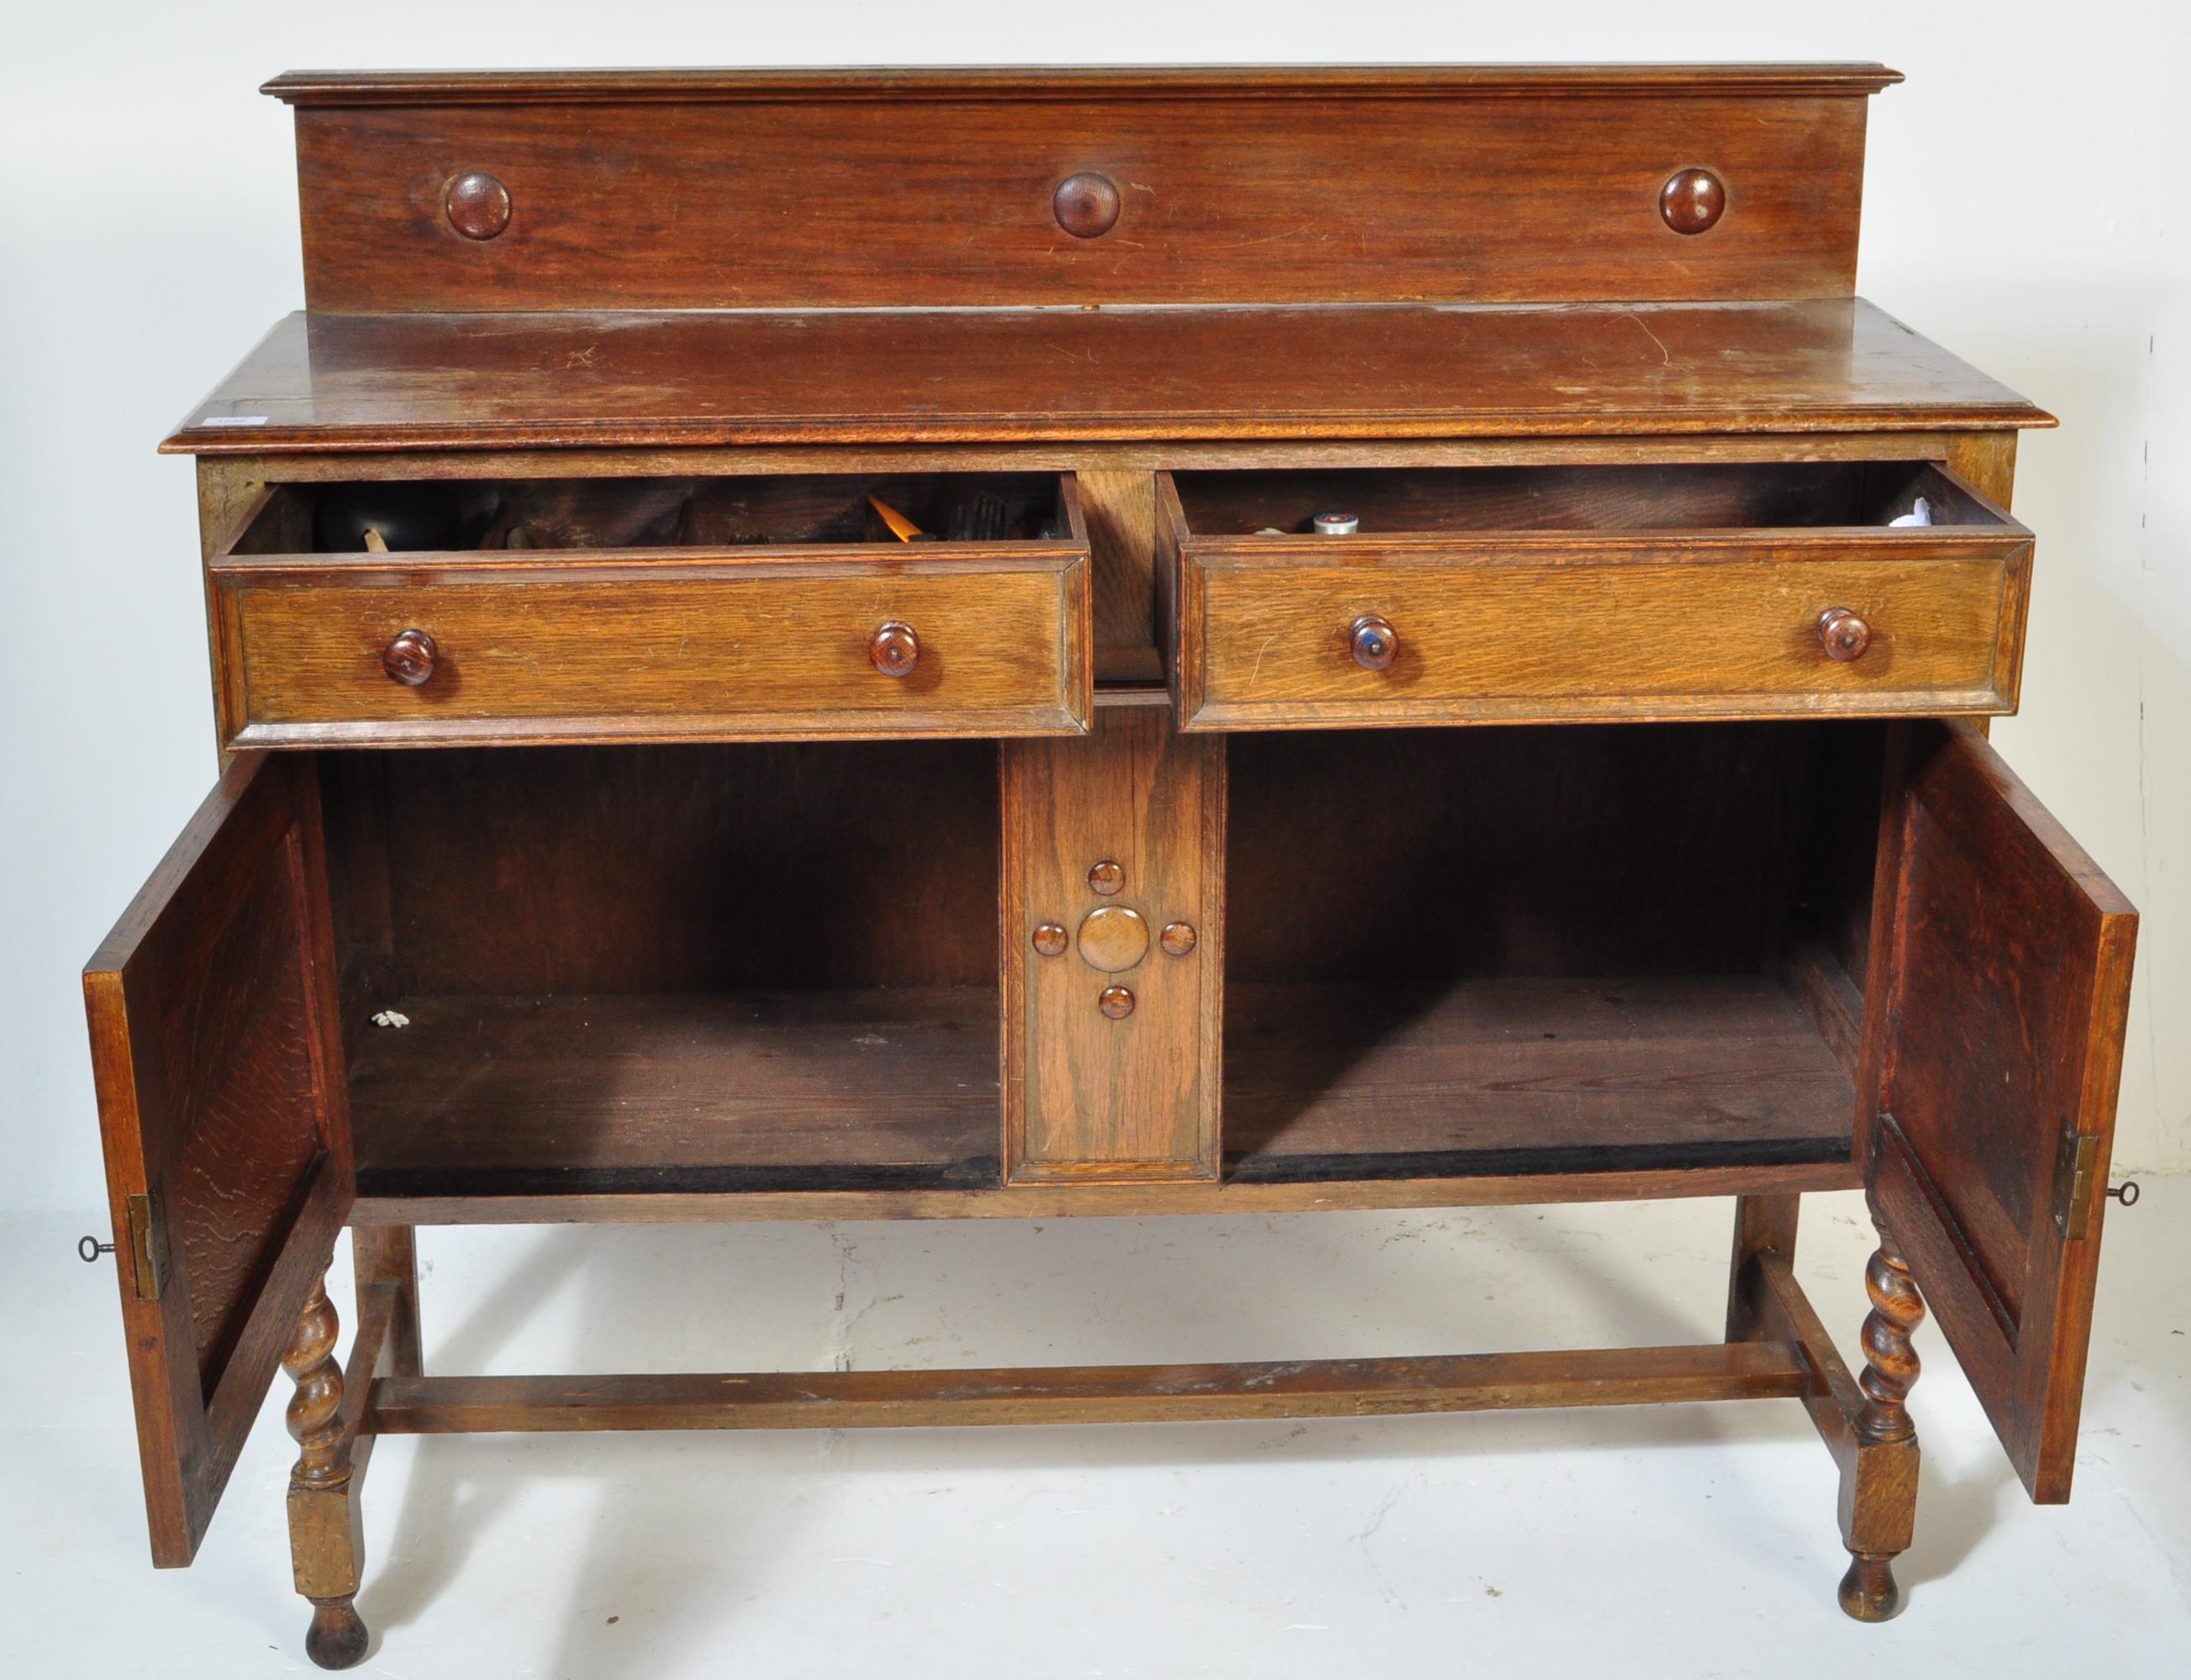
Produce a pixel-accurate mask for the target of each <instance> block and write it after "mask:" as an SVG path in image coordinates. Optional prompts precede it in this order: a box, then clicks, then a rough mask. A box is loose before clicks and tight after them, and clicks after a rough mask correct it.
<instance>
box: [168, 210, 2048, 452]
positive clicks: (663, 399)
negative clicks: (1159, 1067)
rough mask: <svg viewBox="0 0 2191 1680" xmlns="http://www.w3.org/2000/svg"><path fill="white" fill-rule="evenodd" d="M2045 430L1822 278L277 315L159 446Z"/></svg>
mask: <svg viewBox="0 0 2191 1680" xmlns="http://www.w3.org/2000/svg"><path fill="white" fill-rule="evenodd" d="M1668 237H1672V236H1671V235H1669V236H1668ZM2047 424H2052V420H2051V419H2050V417H2049V416H2047V415H2046V413H2043V412H2042V411H2041V410H2040V409H2038V408H2036V407H2033V406H2032V405H2031V404H2030V403H2029V402H2028V401H2024V399H2023V398H2022V397H2020V396H2017V395H2016V394H2015V393H2014V392H2013V391H2011V390H2007V389H2006V388H2005V387H2003V386H2001V385H2000V384H1996V383H1995V381H1993V380H1992V379H1988V378H1986V377H1985V376H1984V375H1983V374H1982V373H1979V372H1978V370H1977V369H1975V368H1973V367H1971V366H1970V365H1969V364H1968V363H1967V362H1962V361H1961V360H1959V359H1958V358H1956V357H1955V356H1952V355H1950V354H1949V352H1947V351H1946V350H1943V349H1941V348H1940V347H1939V346H1938V345H1935V344H1932V343H1931V342H1930V341H1928V340H1927V339H1924V338H1923V337H1921V336H1920V335H1919V334H1918V333H1914V332H1912V331H1911V330H1910V329H1909V327H1905V326H1904V325H1903V324H1902V322H1899V321H1897V320H1895V319H1894V318H1893V317H1892V316H1889V315H1887V313H1885V312H1884V311H1883V310H1880V309H1877V308H1876V307H1875V306H1874V305H1870V304H1868V303H1864V302H1863V301H1862V300H1860V299H1850V298H1842V297H1813V298H1799V299H1778V300H1773V301H1763V302H1750V303H1665V304H1656V305H1627V304H1577V305H1564V306H1560V307H1546V308H1534V307H1532V308H1513V307H1505V306H1499V305H1448V306H1443V307H1433V306H1429V305H1420V304H1394V305H1344V304H1329V303H1325V304H1301V305H1286V306H1272V307H1266V308H1192V307H1178V308H1156V309H1147V308H1120V307H1115V306H1107V307H1104V308H1101V309H1087V310H1050V309H1044V310H1027V309H1019V310H1011V309H996V310H946V311H941V312H937V311H925V310H904V309H892V310H822V311H814V310H808V311H804V312H802V311H797V310H726V311H684V312H679V311H669V312H661V313H653V314H648V313H644V312H640V311H630V310H626V311H587V310H569V309H561V310H555V311H554V312H550V313H541V314H521V315H510V314H494V313H485V312H482V313H463V314H456V313H450V314H437V315H317V316H307V315H303V314H299V315H293V316H288V317H287V318H286V319H284V320H283V321H282V322H278V323H277V324H276V326H275V327H274V328H273V330H272V331H271V332H270V333H268V335H267V336H266V337H265V339H263V340H261V341H260V343H259V345H258V347H257V348H256V349H254V350H253V351H252V352H251V353H250V354H249V355H248V356H246V357H245V358H244V361H243V362H242V365H241V366H239V367H237V368H236V371H235V372H234V373H230V375H229V376H228V378H227V379H224V380H223V381H222V382H221V384H220V385H219V387H218V388H217V389H216V390H214V391H213V394H212V395H211V396H208V398H207V399H206V400H205V401H202V402H201V403H200V404H198V405H197V407H195V408H193V409H191V412H190V413H189V414H188V415H186V416H185V419H184V420H183V423H182V424H181V425H180V426H179V428H178V429H177V430H176V431H175V433H174V436H171V437H170V438H169V439H168V441H167V443H166V444H165V445H164V446H163V447H166V448H168V449H169V450H172V451H176V452H180V453H193V454H197V453H204V454H215V453H238V454H257V453H265V452H266V451H270V450H387V449H420V448H437V449H445V448H452V447H460V448H466V449H496V448H539V447H557V446H561V445H567V444H580V445H585V446H588V447H622V448H651V447H667V446H677V447H708V446H720V445H726V444H785V443H899V442H913V443H919V442H928V443H946V442H988V443H996V442H1002V441H1016V440H1049V441H1059V440H1073V441H1115V440H1130V439H1141V440H1153V441H1163V442H1180V441H1188V440H1193V439H1206V438H1243V439H1250V438H1263V439H1298V438H1305V437H1306V438H1317V439H1325V440H1330V439H1343V438H1361V437H1374V438H1420V437H1430V438H1460V437H1527V436H1614V435H1619V436H1666V435H1669V434H1683V435H1696V434H1732V433H1773V432H1795V433H1832V432H1854V431H1893V430H1904V431H1908V430H1938V429H1941V428H1968V427H1980V428H1984V427H2014V426H2032V425H2047Z"/></svg>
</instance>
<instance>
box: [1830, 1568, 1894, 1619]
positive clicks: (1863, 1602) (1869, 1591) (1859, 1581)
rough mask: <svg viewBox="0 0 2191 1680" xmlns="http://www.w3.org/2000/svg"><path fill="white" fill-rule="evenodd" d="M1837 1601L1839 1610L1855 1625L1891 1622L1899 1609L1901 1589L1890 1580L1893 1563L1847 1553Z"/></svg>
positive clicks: (1892, 1574)
mask: <svg viewBox="0 0 2191 1680" xmlns="http://www.w3.org/2000/svg"><path fill="white" fill-rule="evenodd" d="M1840 1597H1841V1609H1844V1610H1846V1611H1847V1612H1848V1613H1849V1615H1852V1616H1854V1617H1855V1618H1856V1619H1857V1620H1858V1621H1888V1620H1892V1618H1893V1617H1894V1615H1895V1614H1896V1613H1897V1612H1898V1611H1899V1610H1900V1609H1901V1608H1902V1589H1901V1588H1900V1587H1899V1586H1897V1585H1896V1584H1895V1580H1894V1559H1893V1558H1891V1557H1888V1558H1867V1557H1865V1556H1864V1554H1863V1553H1862V1552H1851V1553H1850V1554H1849V1566H1848V1573H1847V1575H1843V1576H1842V1577H1841V1594H1840Z"/></svg>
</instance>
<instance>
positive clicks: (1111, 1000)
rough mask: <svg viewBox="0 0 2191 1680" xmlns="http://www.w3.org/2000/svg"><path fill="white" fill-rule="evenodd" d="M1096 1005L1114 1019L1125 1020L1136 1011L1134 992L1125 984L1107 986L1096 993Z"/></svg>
mask: <svg viewBox="0 0 2191 1680" xmlns="http://www.w3.org/2000/svg"><path fill="white" fill-rule="evenodd" d="M1096 1008H1098V1009H1100V1010H1101V1011H1103V1013H1104V1014H1105V1015H1106V1016H1107V1017H1109V1018H1110V1019H1112V1020H1113V1021H1124V1019H1125V1018H1126V1017H1128V1016H1130V1015H1131V1014H1132V1013H1133V1012H1134V994H1132V993H1131V992H1130V991H1128V990H1127V989H1126V988H1124V986H1106V987H1105V988H1103V989H1102V991H1101V993H1099V994H1097V995H1096Z"/></svg>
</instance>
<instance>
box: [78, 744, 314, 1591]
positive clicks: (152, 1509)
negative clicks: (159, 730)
mask: <svg viewBox="0 0 2191 1680" xmlns="http://www.w3.org/2000/svg"><path fill="white" fill-rule="evenodd" d="M83 991H84V1006H85V1010H86V1012H87V1013H88V1016H89V1017H90V1024H91V1054H92V1067H93V1073H94V1078H95V1079H96V1081H97V1085H98V1090H99V1119H100V1133H101V1136H102V1138H103V1141H104V1143H105V1153H106V1183H107V1193H108V1196H109V1199H110V1200H111V1203H112V1211H113V1217H114V1243H115V1257H116V1260H117V1262H118V1263H117V1267H116V1268H115V1269H116V1271H117V1273H119V1275H120V1278H121V1282H122V1322H123V1325H124V1328H125V1329H126V1330H127V1331H128V1343H129V1377H130V1382H131V1385H132V1387H133V1389H134V1396H135V1400H136V1406H137V1438H138V1447H139V1452H140V1454H141V1455H142V1457H143V1460H144V1468H145V1508H146V1512H147V1513H148V1515H149V1517H150V1519H151V1531H152V1560H153V1562H154V1563H158V1564H160V1565H162V1567H173V1566H175V1565H179V1564H184V1563H189V1562H190V1561H191V1558H192V1556H193V1555H194V1554H195V1553H196V1551H197V1546H198V1541H199V1540H200V1539H201V1538H202V1536H203V1535H204V1534H205V1529H206V1524H207V1523H208V1521H210V1520H211V1518H212V1517H213V1506H215V1504H217V1503H218V1502H219V1499H220V1492H221V1489H222V1487H223V1486H224V1485H225V1484H226V1482H227V1480H228V1476H229V1472H230V1471H231V1470H232V1469H234V1468H235V1466H236V1455H237V1453H238V1452H240V1451H241V1450H242V1446H243V1440H244V1437H245V1436H246V1435H247V1434H248V1432H250V1428H251V1425H252V1422H253V1419H254V1418H255V1417H256V1416H257V1415H258V1413H259V1405H260V1403H261V1402H262V1401H264V1400H265V1398H266V1392H267V1390H268V1388H269V1387H270V1386H271V1385H272V1383H273V1381H274V1377H275V1375H276V1371H277V1370H279V1369H280V1366H281V1358H282V1351H283V1349H284V1348H285V1347H287V1344H288V1341H289V1339H290V1337H291V1335H292V1334H293V1331H294V1330H295V1327H296V1324H297V1318H298V1314H299V1312H300V1311H301V1310H302V1309H303V1307H304V1301H305V1299H306V1297H307V1296H308V1295H309V1293H310V1290H311V1288H312V1284H313V1283H314V1281H315V1280H316V1279H317V1278H318V1276H319V1275H320V1273H321V1272H322V1269H323V1268H324V1267H326V1265H327V1259H328V1256H329V1254H330V1252H331V1250H333V1244H334V1239H335V1236H336V1234H337V1233H339V1231H340V1230H341V1228H342V1226H343V1222H344V1220H345V1219H346V1218H347V1217H348V1216H349V1212H350V1199H351V1194H352V1182H353V1168H352V1164H351V1157H350V1113H349V1107H348V1101H347V1095H346V1090H345V1086H344V1071H343V1053H342V1040H341V1035H340V1032H339V1024H338V1021H337V1009H336V1002H335V986H334V962H333V931H332V929H331V926H330V924H329V920H328V912H327V868H326V861H325V856H324V852H323V849H322V834H321V828H320V801H319V792H318V774H317V762H316V757H315V756H314V755H309V754H302V755H287V756H283V755H276V756H274V757H265V756H258V757H253V758H248V759H244V760H238V761H237V762H236V764H235V765H234V766H232V767H231V768H230V770H229V772H228V773H227V774H226V775H225V776H224V777H222V778H221V783H220V785H219V787H218V788H216V789H214V790H213V794H212V796H211V797H210V798H208V800H206V802H205V803H204V805H202V806H200V807H199V809H198V812H197V814H196V816H195V817H192V818H191V823H190V826H189V827H188V828H186V829H185V830H184V831H183V834H182V838H181V839H180V840H177V841H176V842H175V844H174V847H173V848H172V849H170V851H168V855H167V857H165V858H164V859H163V860H162V862H161V864H160V867H159V868H158V869H157V871H155V872H154V874H153V876H152V879H151V880H150V881H148V882H147V883H146V884H145V889H144V891H141V892H139V894H138V895H137V898H136V902H135V903H133V904H131V905H130V907H129V908H128V911H127V912H126V913H125V914H123V916H122V920H121V922H120V923H119V924H118V925H117V926H116V928H115V930H114V931H113V932H112V933H111V934H109V935H108V936H107V937H106V942H105V943H104V944H103V945H101V946H100V948H99V951H98V954H96V955H94V957H93V958H92V960H91V961H90V962H89V964H88V965H86V967H85V970H84V977H83Z"/></svg>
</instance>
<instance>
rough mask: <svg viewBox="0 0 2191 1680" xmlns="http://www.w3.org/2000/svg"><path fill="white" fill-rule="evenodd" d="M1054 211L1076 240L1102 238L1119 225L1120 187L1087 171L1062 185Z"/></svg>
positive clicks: (1062, 182)
mask: <svg viewBox="0 0 2191 1680" xmlns="http://www.w3.org/2000/svg"><path fill="white" fill-rule="evenodd" d="M1050 210H1051V213H1052V214H1055V215H1056V218H1057V225H1059V226H1060V227H1061V228H1063V229H1064V230H1065V231H1067V233H1069V234H1071V235H1072V236H1073V237H1074V238H1075V239H1100V238H1101V237H1102V236H1103V235H1105V234H1107V233H1108V232H1110V231H1111V230H1112V229H1113V228H1114V227H1116V226H1117V225H1118V185H1117V184H1116V183H1115V182H1114V181H1113V180H1112V179H1111V178H1110V177H1109V176H1108V175H1099V174H1096V171H1094V170H1093V169H1083V170H1082V171H1081V172H1080V173H1079V174H1077V175H1067V177H1066V178H1065V179H1064V180H1062V181H1061V182H1060V183H1059V184H1058V188H1057V192H1056V196H1054V197H1052V198H1051V200H1050Z"/></svg>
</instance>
